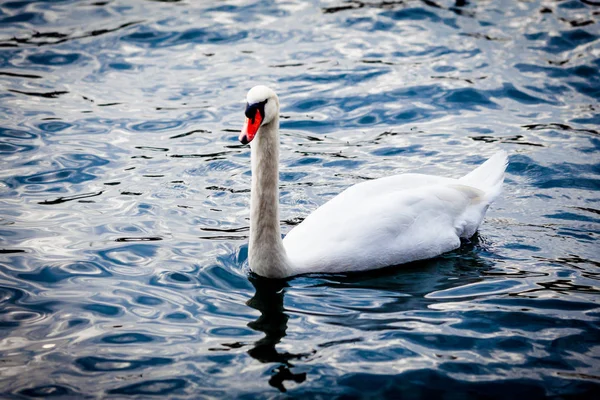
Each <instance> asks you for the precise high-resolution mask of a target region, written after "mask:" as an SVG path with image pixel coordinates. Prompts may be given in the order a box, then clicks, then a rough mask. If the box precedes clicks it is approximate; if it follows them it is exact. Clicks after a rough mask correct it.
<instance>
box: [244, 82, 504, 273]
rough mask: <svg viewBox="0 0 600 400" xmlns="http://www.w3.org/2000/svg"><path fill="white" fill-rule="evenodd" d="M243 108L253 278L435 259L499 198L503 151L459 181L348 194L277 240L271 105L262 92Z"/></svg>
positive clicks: (382, 185)
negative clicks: (249, 167)
mask: <svg viewBox="0 0 600 400" xmlns="http://www.w3.org/2000/svg"><path fill="white" fill-rule="evenodd" d="M247 100H248V108H247V111H246V116H247V117H248V118H247V120H246V125H245V126H244V129H243V130H242V134H241V135H240V140H241V141H242V143H248V142H249V141H252V140H253V139H254V140H253V141H252V145H251V146H252V190H251V212H250V244H249V262H250V268H251V269H252V270H253V271H254V272H255V273H257V274H259V275H262V276H266V277H271V278H285V277H288V276H292V275H297V274H305V273H314V272H320V273H335V272H350V271H364V270H369V269H375V268H381V267H385V266H391V265H397V264H403V263H406V262H410V261H415V260H422V259H426V258H431V257H435V256H437V255H440V254H442V253H445V252H448V251H451V250H454V249H457V248H458V247H459V246H460V238H469V237H471V236H473V234H474V233H475V232H476V231H477V228H478V227H479V224H480V223H481V221H482V220H483V217H484V215H485V212H486V210H487V209H488V207H489V205H490V204H491V203H492V201H493V200H494V199H495V198H496V197H497V196H498V194H499V193H500V191H501V188H502V182H503V180H504V171H505V169H506V165H507V155H506V152H504V151H501V152H498V153H496V154H495V155H494V156H493V157H492V158H490V159H489V160H488V161H486V162H485V163H484V164H483V165H481V166H479V167H478V168H477V169H475V170H474V171H472V172H471V173H469V174H468V175H466V176H464V177H462V178H460V179H452V178H443V177H437V176H432V175H423V174H403V175H394V176H389V177H386V178H380V179H375V180H371V181H366V182H363V183H360V184H357V185H354V186H351V187H350V188H348V189H346V190H345V191H343V192H342V193H340V194H339V195H338V196H336V197H334V198H333V199H331V200H330V201H328V202H327V203H325V204H323V205H322V206H321V207H319V208H318V209H317V210H316V211H314V212H313V213H312V214H311V215H309V216H308V217H307V218H306V219H305V220H304V221H303V222H302V223H301V224H299V225H298V226H296V227H294V229H292V230H291V231H290V232H289V233H288V235H287V236H286V237H285V239H283V240H282V239H281V234H280V226H279V190H278V174H279V173H278V164H279V101H278V99H277V96H276V95H275V93H274V92H273V91H272V90H270V89H268V88H266V87H264V86H257V87H255V88H253V89H251V90H250V92H248V96H247ZM256 104H258V105H259V106H255V105H256Z"/></svg>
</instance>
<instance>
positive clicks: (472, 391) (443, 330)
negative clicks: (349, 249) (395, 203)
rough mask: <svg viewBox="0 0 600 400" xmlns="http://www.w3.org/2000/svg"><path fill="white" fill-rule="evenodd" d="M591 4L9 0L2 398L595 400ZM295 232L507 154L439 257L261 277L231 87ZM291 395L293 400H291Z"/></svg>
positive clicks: (599, 223) (2, 195) (3, 52)
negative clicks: (344, 208) (268, 122)
mask: <svg viewBox="0 0 600 400" xmlns="http://www.w3.org/2000/svg"><path fill="white" fill-rule="evenodd" d="M599 19H600V3H598V2H597V1H595V0H581V1H576V0H572V1H535V0H532V1H527V2H524V1H516V0H506V1H493V2H491V1H487V2H478V1H464V0H456V1H447V0H434V1H430V0H427V1H425V0H423V1H417V0H412V1H410V0H404V1H387V2H379V1H364V2H363V1H356V0H350V1H344V0H332V1H323V2H317V1H313V2H306V1H301V0H289V1H285V2H283V1H282V2H273V1H268V0H261V1H248V2H245V1H224V2H218V3H217V2H214V3H213V2H208V1H206V2H202V1H192V0H187V1H176V0H171V1H166V0H165V1H142V0H136V1H134V0H131V1H127V0H106V1H94V0H86V1H72V0H65V1H58V0H57V1H43V2H42V1H37V2H36V1H4V2H2V3H1V4H0V81H1V86H0V109H1V112H0V153H1V155H0V299H1V300H0V301H1V303H0V304H1V305H0V397H2V398H19V399H20V398H37V397H57V398H61V397H62V398H77V399H80V398H129V397H137V398H149V397H151V396H152V395H158V396H163V397H165V398H174V399H175V398H182V399H183V398H189V399H198V398H204V397H211V398H214V397H217V398H221V397H225V398H265V397H267V398H278V397H280V396H287V395H290V396H292V397H303V398H313V397H320V398H328V399H329V398H336V397H337V398H358V397H366V398H400V397H402V398H411V399H420V398H423V399H425V398H456V399H464V398H515V399H516V398H526V399H533V398H541V397H545V396H550V397H556V398H575V397H586V398H594V397H595V396H598V394H600V350H599V349H600V329H599V325H600V296H599V294H600V282H599V279H600V251H599V246H598V236H599V235H600V194H599V193H600V192H599V191H600V158H599V157H598V155H599V152H600V136H599V134H600V127H599V125H600V106H599V98H600V72H599V71H600V29H599ZM259 83H260V84H267V85H270V86H272V87H273V88H275V89H276V90H277V92H278V93H279V96H280V99H281V104H282V111H281V112H282V124H281V128H282V137H281V141H282V150H281V153H282V154H281V176H280V178H281V218H282V221H281V223H282V229H283V231H284V233H285V232H287V231H289V229H290V228H291V227H292V226H293V225H294V224H296V223H298V222H299V221H301V220H302V218H304V217H305V216H306V215H307V214H308V213H310V212H311V210H314V209H315V208H316V207H317V206H318V205H319V204H322V203H324V202H325V201H326V200H327V199H329V198H331V197H332V196H334V195H335V194H336V193H338V192H340V191H341V190H343V189H344V188H346V187H348V186H349V185H351V184H354V183H357V182H361V181H363V180H365V179H370V178H376V177H382V176H385V175H389V174H393V173H403V172H409V171H412V172H424V173H432V174H439V175H446V176H452V177H458V176H461V175H462V174H464V173H466V172H467V171H469V170H470V169H472V168H473V167H474V166H475V165H477V164H479V163H480V162H482V161H483V160H484V159H485V158H486V157H488V156H489V155H491V154H493V153H494V152H495V151H497V150H498V149H505V150H507V151H508V152H509V153H510V162H511V163H510V166H509V169H508V174H507V178H506V183H505V191H504V193H503V195H502V196H501V198H500V199H499V200H498V201H497V202H496V203H495V204H494V205H493V207H492V208H491V209H490V210H489V212H488V213H487V216H486V219H485V222H484V224H483V225H482V227H481V229H480V232H479V234H478V236H476V237H475V238H474V239H473V240H472V241H471V242H470V243H465V244H464V245H463V247H462V248H461V249H460V250H457V251H455V252H452V253H449V254H447V255H444V256H442V257H438V258H436V259H433V260H429V261H424V262H418V263H414V264H410V265H407V266H401V267H396V268H388V269H384V270H380V271H373V272H368V273H361V274H350V275H332V276H328V275H316V276H302V277H296V278H293V279H289V280H287V281H269V280H265V279H262V278H260V277H257V276H253V275H252V274H250V273H249V272H248V266H247V244H246V243H247V235H248V226H249V221H248V217H249V212H248V207H249V188H250V158H249V157H250V154H249V148H248V147H246V146H242V145H240V144H239V143H238V141H237V135H238V133H239V129H240V128H241V124H242V122H243V118H244V116H243V108H244V98H245V94H246V91H247V90H248V89H249V88H250V87H252V86H254V85H256V84H259ZM284 393H285V394H284Z"/></svg>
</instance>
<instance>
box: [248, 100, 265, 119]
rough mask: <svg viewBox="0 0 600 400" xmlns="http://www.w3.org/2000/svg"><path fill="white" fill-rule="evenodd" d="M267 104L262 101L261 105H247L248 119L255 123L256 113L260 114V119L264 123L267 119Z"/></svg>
mask: <svg viewBox="0 0 600 400" xmlns="http://www.w3.org/2000/svg"><path fill="white" fill-rule="evenodd" d="M265 104H267V100H265V101H261V102H260V103H254V104H246V112H245V114H246V117H247V118H248V119H249V120H251V121H252V123H254V120H255V118H256V113H257V112H258V113H260V115H259V118H260V120H261V121H262V120H263V119H264V118H265Z"/></svg>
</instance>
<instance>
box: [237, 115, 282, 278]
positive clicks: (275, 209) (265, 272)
mask: <svg viewBox="0 0 600 400" xmlns="http://www.w3.org/2000/svg"><path fill="white" fill-rule="evenodd" d="M251 147H252V191H251V197H250V243H249V249H248V259H249V262H250V268H251V269H252V270H253V271H254V272H255V273H257V274H259V275H262V276H266V277H269V278H284V277H286V276H289V275H290V271H291V266H290V263H289V260H288V257H287V255H286V253H285V249H284V247H283V241H282V240H281V231H280V227H279V116H277V117H275V118H274V119H273V120H272V121H271V122H270V123H268V124H266V125H263V126H262V127H261V128H260V129H259V131H258V133H257V134H256V137H255V138H254V140H253V141H252V143H251Z"/></svg>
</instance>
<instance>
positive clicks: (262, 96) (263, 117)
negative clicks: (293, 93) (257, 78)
mask: <svg viewBox="0 0 600 400" xmlns="http://www.w3.org/2000/svg"><path fill="white" fill-rule="evenodd" d="M278 112H279V99H278V98H277V95H276V94H275V92H274V91H273V90H271V89H269V88H268V87H266V86H262V85H259V86H254V87H253V88H252V89H250V91H249V92H248V95H247V96H246V112H245V114H246V122H245V123H244V127H243V128H242V133H241V134H240V137H239V139H240V142H242V144H248V143H250V142H251V141H252V139H254V136H256V133H257V132H258V128H260V127H261V126H263V125H267V124H269V123H271V121H273V120H274V119H275V117H276V116H277V113H278Z"/></svg>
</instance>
